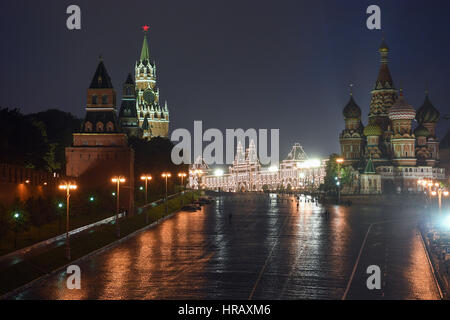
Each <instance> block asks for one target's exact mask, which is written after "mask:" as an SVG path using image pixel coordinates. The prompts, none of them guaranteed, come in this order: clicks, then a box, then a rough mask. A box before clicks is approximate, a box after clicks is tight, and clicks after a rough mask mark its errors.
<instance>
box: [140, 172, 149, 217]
mask: <svg viewBox="0 0 450 320" xmlns="http://www.w3.org/2000/svg"><path fill="white" fill-rule="evenodd" d="M141 180H143V181H145V204H147V183H148V181H150V180H152V176H151V175H149V174H147V175H142V176H141ZM145 212H146V215H145V223H146V224H148V208H146V210H145Z"/></svg>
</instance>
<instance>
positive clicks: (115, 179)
mask: <svg viewBox="0 0 450 320" xmlns="http://www.w3.org/2000/svg"><path fill="white" fill-rule="evenodd" d="M111 181H112V182H114V183H115V184H116V185H117V194H116V196H117V199H116V200H117V203H116V206H117V207H116V218H115V224H116V232H117V237H118V238H120V226H119V210H120V208H119V206H120V184H121V183H124V182H125V178H124V177H122V176H116V177H113V178H112V179H111Z"/></svg>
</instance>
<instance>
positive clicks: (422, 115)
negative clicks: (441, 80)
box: [416, 92, 440, 123]
mask: <svg viewBox="0 0 450 320" xmlns="http://www.w3.org/2000/svg"><path fill="white" fill-rule="evenodd" d="M439 115H440V114H439V111H438V110H437V109H436V108H435V107H434V106H433V104H432V103H431V101H430V99H429V98H428V92H427V94H426V96H425V101H424V102H423V104H422V106H421V107H420V108H419V110H417V115H416V119H417V121H418V122H419V123H424V122H425V123H427V122H437V121H438V120H439Z"/></svg>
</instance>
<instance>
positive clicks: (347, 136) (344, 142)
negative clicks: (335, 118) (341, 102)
mask: <svg viewBox="0 0 450 320" xmlns="http://www.w3.org/2000/svg"><path fill="white" fill-rule="evenodd" d="M342 114H343V115H344V119H345V129H344V130H343V131H342V133H341V134H340V136H339V142H340V144H341V154H342V156H343V157H344V159H345V162H346V163H348V164H354V163H357V162H358V161H359V159H360V158H361V155H362V151H363V150H364V149H363V148H364V137H363V136H362V133H363V132H362V130H363V126H362V123H361V109H360V107H359V106H358V105H357V104H356V102H355V100H354V99H353V94H352V93H350V101H349V102H348V103H347V105H346V106H345V107H344V110H343V111H342Z"/></svg>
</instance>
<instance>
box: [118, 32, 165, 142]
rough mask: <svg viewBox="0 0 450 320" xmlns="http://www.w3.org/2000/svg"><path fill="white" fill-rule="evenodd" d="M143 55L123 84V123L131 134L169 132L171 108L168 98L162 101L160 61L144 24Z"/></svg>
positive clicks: (157, 134)
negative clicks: (153, 57)
mask: <svg viewBox="0 0 450 320" xmlns="http://www.w3.org/2000/svg"><path fill="white" fill-rule="evenodd" d="M143 29H144V41H143V44H142V49H141V55H140V57H139V60H138V61H136V64H135V67H134V77H135V80H134V81H133V78H132V77H131V75H128V77H127V80H126V81H125V83H124V87H123V96H122V104H121V108H120V112H119V123H120V125H121V127H122V128H123V130H124V131H125V132H127V133H128V135H130V136H137V137H143V138H145V139H151V138H153V137H164V138H167V137H168V136H169V109H168V106H167V101H165V103H164V106H163V105H161V104H160V99H159V88H158V86H157V82H156V62H155V61H152V60H151V57H150V50H149V46H148V40H147V31H148V27H147V26H144V27H143Z"/></svg>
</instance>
